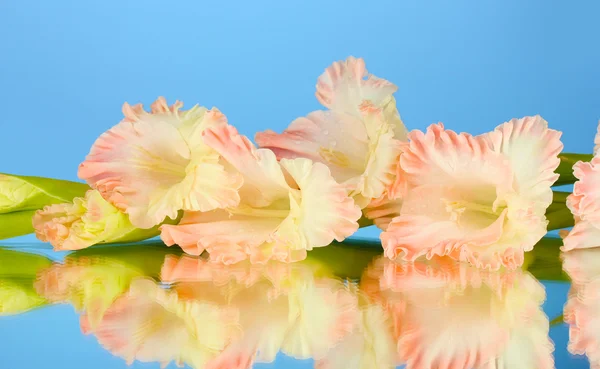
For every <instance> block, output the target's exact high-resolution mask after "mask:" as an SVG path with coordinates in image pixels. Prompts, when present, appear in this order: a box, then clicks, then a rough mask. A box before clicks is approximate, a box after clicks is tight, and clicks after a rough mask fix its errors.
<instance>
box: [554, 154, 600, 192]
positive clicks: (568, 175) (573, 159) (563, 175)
mask: <svg viewBox="0 0 600 369" xmlns="http://www.w3.org/2000/svg"><path fill="white" fill-rule="evenodd" d="M558 157H559V158H560V165H559V166H558V168H557V169H556V173H558V174H560V178H558V181H556V183H554V185H555V186H563V185H569V184H573V183H575V182H576V181H577V178H575V176H574V175H573V165H574V164H575V163H577V162H578V161H590V160H592V158H593V157H594V155H592V154H572V153H562V154H560V155H558Z"/></svg>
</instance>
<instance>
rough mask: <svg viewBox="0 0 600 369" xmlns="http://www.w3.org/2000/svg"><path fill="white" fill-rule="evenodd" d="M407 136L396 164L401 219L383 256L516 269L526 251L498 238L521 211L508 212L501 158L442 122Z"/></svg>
mask: <svg viewBox="0 0 600 369" xmlns="http://www.w3.org/2000/svg"><path fill="white" fill-rule="evenodd" d="M409 138H410V143H408V144H405V145H404V148H403V154H402V156H401V158H400V163H401V166H402V172H403V181H405V182H406V183H405V184H403V185H405V186H406V188H407V189H406V195H405V196H404V198H403V199H402V207H401V208H400V216H398V217H397V218H395V219H394V220H393V221H392V222H391V223H390V224H389V226H388V228H387V229H386V231H385V232H383V233H382V235H381V239H382V243H383V247H384V249H385V251H386V255H387V256H388V257H390V258H396V257H398V256H401V255H402V257H403V258H404V259H405V260H414V259H416V258H417V257H419V256H421V255H427V257H432V256H434V255H449V256H451V257H453V258H455V259H459V260H464V261H469V262H470V263H472V264H475V265H478V266H480V267H484V268H491V269H497V268H499V267H500V265H505V266H510V267H514V264H515V263H516V262H518V261H520V260H522V258H520V256H519V253H518V252H519V251H520V252H521V253H522V251H523V249H525V248H527V245H525V246H522V245H521V240H519V239H517V240H515V241H514V242H512V243H511V242H506V241H504V240H503V239H502V237H503V236H504V235H505V224H506V222H507V219H508V218H509V217H510V216H512V215H513V214H520V212H519V211H517V210H515V209H513V208H511V209H509V208H508V207H509V205H508V201H509V200H510V196H509V195H510V194H511V193H512V192H513V189H512V171H511V168H510V167H509V166H508V165H507V163H506V161H505V160H504V159H503V157H502V156H501V154H499V153H496V152H494V151H492V150H491V148H490V147H489V146H488V145H487V143H486V142H485V140H483V139H481V138H478V137H473V136H470V135H468V134H464V133H462V134H456V133H454V132H452V131H447V130H444V128H443V125H442V124H441V123H440V124H437V125H432V126H430V127H429V128H428V130H427V132H426V133H422V132H419V131H414V132H411V133H410V135H409ZM513 204H515V202H514V201H513V202H511V205H513ZM518 205H521V206H525V205H522V204H518ZM515 206H516V205H515ZM509 240H512V239H509ZM500 241H502V242H500ZM514 249H516V250H517V251H514ZM515 252H517V254H516V255H515ZM515 260H516V261H515Z"/></svg>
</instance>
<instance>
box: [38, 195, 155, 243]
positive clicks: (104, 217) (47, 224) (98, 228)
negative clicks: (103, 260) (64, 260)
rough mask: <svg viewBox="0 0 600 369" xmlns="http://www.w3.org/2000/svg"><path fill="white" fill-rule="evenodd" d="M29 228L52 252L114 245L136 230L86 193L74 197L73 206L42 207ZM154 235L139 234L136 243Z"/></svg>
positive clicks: (112, 210)
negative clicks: (102, 244) (113, 243)
mask: <svg viewBox="0 0 600 369" xmlns="http://www.w3.org/2000/svg"><path fill="white" fill-rule="evenodd" d="M32 222H33V226H34V228H35V233H36V236H37V238H38V239H40V240H41V241H44V242H50V243H51V244H52V246H54V250H79V249H83V248H86V247H89V246H92V245H95V244H98V243H107V242H116V241H119V240H122V239H123V238H124V237H127V236H128V235H131V234H133V232H134V231H136V228H135V227H134V226H133V225H132V224H131V222H130V221H129V218H128V217H127V215H125V214H124V213H122V212H120V211H119V210H118V209H117V208H115V207H114V206H113V205H111V204H110V203H108V202H107V201H106V200H104V199H103V198H102V196H101V195H100V193H99V192H98V191H95V190H89V191H88V192H87V193H86V194H85V198H81V197H77V198H75V199H74V200H73V203H66V204H55V205H50V206H46V207H44V209H42V210H39V211H37V212H36V213H35V215H34V216H33V220H32ZM157 234H158V232H156V230H148V231H144V232H142V231H139V232H138V234H137V236H138V238H137V239H136V238H135V235H134V239H128V240H129V241H140V240H144V239H147V238H150V237H154V236H156V235H157Z"/></svg>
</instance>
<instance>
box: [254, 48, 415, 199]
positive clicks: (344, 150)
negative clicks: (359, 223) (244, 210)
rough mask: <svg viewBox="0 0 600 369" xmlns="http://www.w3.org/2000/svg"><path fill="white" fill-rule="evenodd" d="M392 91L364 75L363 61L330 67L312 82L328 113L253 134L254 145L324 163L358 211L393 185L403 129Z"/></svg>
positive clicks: (391, 87)
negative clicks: (357, 205) (354, 203)
mask: <svg viewBox="0 0 600 369" xmlns="http://www.w3.org/2000/svg"><path fill="white" fill-rule="evenodd" d="M396 90H397V87H396V86H395V85H394V84H392V83H390V82H388V81H386V80H384V79H381V78H378V77H375V76H373V75H371V74H369V73H368V72H367V69H366V66H365V62H364V60H363V59H357V58H354V57H349V58H348V59H346V60H345V61H339V62H335V63H333V64H332V65H331V66H330V67H328V68H327V69H326V70H325V73H323V74H322V75H321V76H320V77H319V79H318V82H317V93H316V95H317V99H318V100H319V101H320V102H321V104H323V105H324V106H325V107H326V108H328V109H329V110H327V111H321V110H319V111H315V112H312V113H310V114H308V115H307V116H306V117H302V118H298V119H296V120H295V121H293V122H292V123H291V125H290V126H289V127H288V128H287V129H286V130H285V131H284V132H283V133H281V134H277V133H275V132H273V131H271V130H267V131H265V132H261V133H258V134H256V142H257V143H258V145H259V146H261V147H265V148H269V149H271V150H273V151H274V152H275V154H276V155H277V157H278V158H279V159H282V158H298V157H303V158H309V159H311V160H313V161H315V162H320V163H323V164H325V165H327V166H328V167H329V168H330V170H331V173H332V175H333V177H334V178H335V179H336V181H337V182H339V183H341V184H343V185H344V186H345V187H346V189H347V191H348V193H349V194H350V195H351V196H352V197H354V199H355V201H356V202H357V204H359V205H360V207H361V208H364V207H365V206H366V205H367V204H368V203H369V202H370V201H371V200H372V199H374V198H378V197H380V196H382V195H384V194H385V191H386V189H387V188H389V187H390V185H391V184H392V183H393V181H394V175H395V164H396V163H397V161H398V156H399V155H400V147H399V144H400V141H403V140H406V128H405V127H404V123H402V120H401V119H400V115H399V114H398V111H397V109H396V101H395V100H394V97H393V96H392V94H393V93H394V92H396Z"/></svg>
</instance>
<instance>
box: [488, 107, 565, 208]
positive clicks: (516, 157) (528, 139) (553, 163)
mask: <svg viewBox="0 0 600 369" xmlns="http://www.w3.org/2000/svg"><path fill="white" fill-rule="evenodd" d="M561 135H562V133H561V132H559V131H555V130H553V129H549V128H548V122H546V121H545V120H544V119H542V117H540V116H539V115H536V116H534V117H525V118H521V119H513V120H511V121H510V122H507V123H504V124H501V125H500V126H498V127H497V128H496V129H495V130H494V131H493V132H490V133H487V134H485V135H483V137H485V139H486V140H487V141H488V142H489V143H490V145H491V146H492V148H493V149H494V151H495V152H498V153H501V154H503V156H504V157H506V158H507V159H508V161H509V162H510V166H511V168H512V170H513V174H514V181H515V182H514V188H515V190H516V191H517V192H518V193H519V194H520V195H521V196H523V197H525V198H528V199H530V200H531V201H534V202H536V203H537V204H539V205H538V207H539V211H542V212H545V210H546V208H547V207H548V205H550V204H551V203H552V189H551V188H550V187H551V186H552V185H553V184H554V182H556V180H557V179H558V176H559V175H558V174H556V173H554V171H555V170H556V168H558V165H559V164H560V159H559V158H558V154H560V152H561V151H562V148H563V144H562V142H560V136H561Z"/></svg>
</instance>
